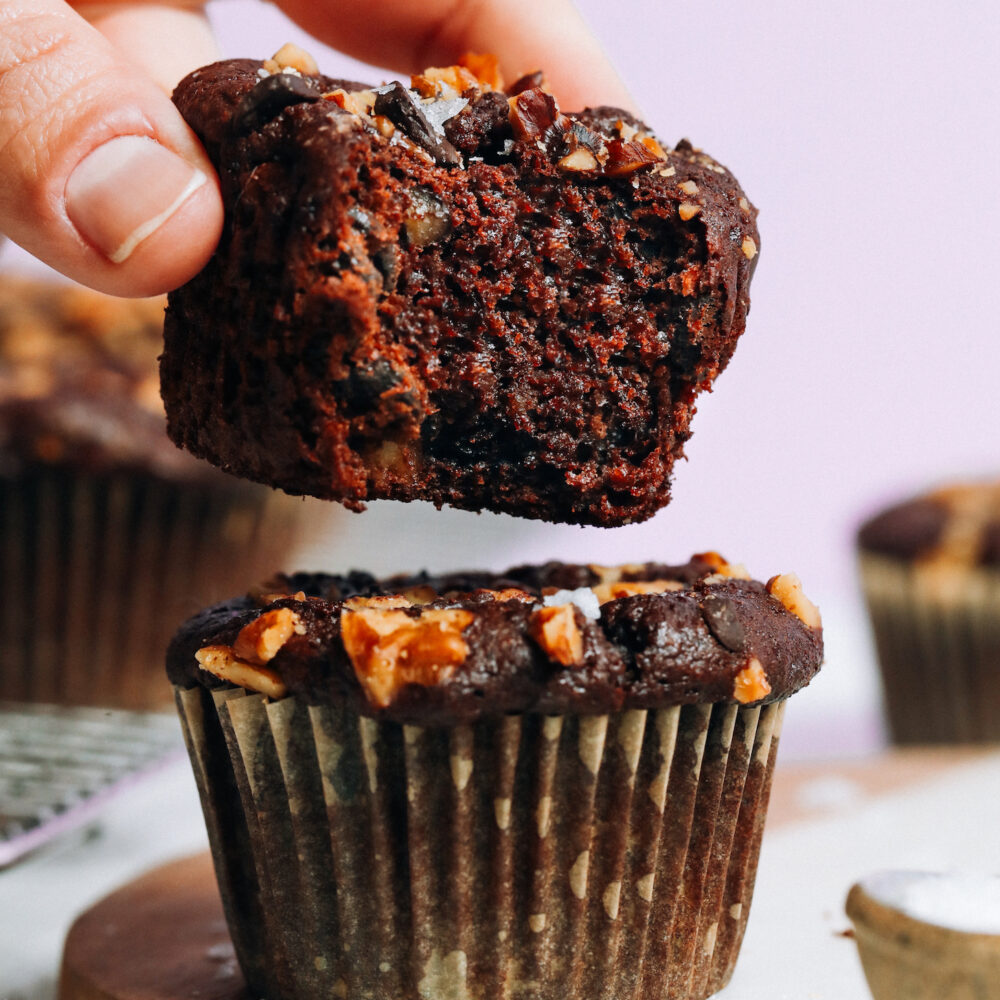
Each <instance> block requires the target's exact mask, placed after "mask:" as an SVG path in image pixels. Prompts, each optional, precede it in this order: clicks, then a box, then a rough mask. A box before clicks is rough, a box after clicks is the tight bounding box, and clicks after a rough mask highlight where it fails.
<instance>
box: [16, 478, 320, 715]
mask: <svg viewBox="0 0 1000 1000" xmlns="http://www.w3.org/2000/svg"><path fill="white" fill-rule="evenodd" d="M300 510H301V505H299V504H298V503H296V502H295V501H293V500H291V499H290V498H288V497H283V496H280V495H277V494H272V493H271V491H268V490H264V489H262V488H258V487H244V486H243V485H242V484H238V483H236V484H234V487H233V488H229V487H228V484H223V488H220V487H219V486H218V485H216V486H214V487H212V486H208V485H198V484H193V483H172V482H167V481H163V480H159V479H156V478H154V477H151V476H143V475H141V474H138V473H136V474H120V473H119V474H112V475H106V476H102V475H89V474H84V473H79V472H72V471H67V470H61V469H49V468H46V469H36V470H31V471H29V472H26V473H25V474H24V475H22V476H20V477H18V478H16V479H11V480H7V479H3V478H0V573H2V574H3V580H4V588H3V590H4V600H3V602H2V603H0V699H7V700H14V701H33V702H55V703H64V704H65V703H68V704H80V705H106V706H114V707H122V708H153V707H159V708H164V707H167V706H169V704H170V702H171V691H170V685H169V684H168V683H166V681H165V680H164V679H163V672H162V662H163V653H164V651H165V650H166V647H167V643H168V642H169V641H170V637H171V636H172V634H173V632H174V631H175V630H176V627H177V625H178V623H179V622H181V621H183V620H184V619H185V618H186V617H188V616H189V615H190V614H192V613H193V612H194V611H196V610H197V609H198V608H200V607H204V606H205V605H206V604H209V603H211V602H212V601H216V600H221V599H223V598H225V597H229V596H231V595H232V594H233V593H238V592H239V591H240V590H241V589H244V588H245V586H246V581H247V580H248V579H249V580H252V579H256V578H258V577H263V576H267V575H270V574H271V573H273V572H274V570H275V568H276V567H277V566H280V565H282V564H284V563H285V562H287V560H288V555H289V548H290V547H291V546H292V545H293V544H294V540H295V538H296V537H297V534H298V527H297V525H298V522H299V519H300V518H301V516H302V515H301V513H300Z"/></svg>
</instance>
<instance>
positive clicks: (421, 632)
mask: <svg viewBox="0 0 1000 1000" xmlns="http://www.w3.org/2000/svg"><path fill="white" fill-rule="evenodd" d="M380 600H383V601H384V600H390V601H391V600H394V598H388V599H385V598H383V599H379V598H373V599H371V601H370V602H369V604H368V605H367V606H365V605H364V603H363V602H362V601H360V600H359V601H355V602H354V604H353V607H347V606H345V608H344V611H343V613H342V614H341V617H340V635H341V639H342V640H343V643H344V649H345V651H346V652H347V655H348V657H349V659H350V661H351V665H352V666H353V667H354V673H355V675H356V676H357V678H358V683H359V684H360V685H361V687H362V688H363V690H364V692H365V695H366V696H367V698H368V700H369V701H370V702H371V703H372V704H373V705H375V706H376V707H377V708H385V707H386V706H388V705H390V704H392V702H393V700H394V699H395V697H396V695H397V694H398V693H399V691H400V689H401V688H402V687H404V686H405V685H407V684H420V685H423V686H424V687H431V686H433V685H435V684H439V683H441V681H443V680H446V679H447V678H448V677H449V676H451V674H452V673H453V671H454V669H455V667H457V666H459V665H461V664H462V663H464V662H465V658H466V657H467V656H468V655H469V647H468V645H467V644H466V642H465V640H464V639H463V638H462V632H463V631H464V630H465V629H466V628H467V627H468V625H469V624H470V623H471V622H472V621H473V619H474V618H475V615H473V613H472V612H471V611H465V610H463V609H460V608H436V609H433V610H430V611H424V612H422V614H421V615H420V617H418V618H411V617H410V616H409V615H408V614H407V613H406V612H405V611H404V610H402V608H399V607H396V608H392V607H386V606H385V604H378V603H374V602H378V601H380ZM395 600H399V598H395Z"/></svg>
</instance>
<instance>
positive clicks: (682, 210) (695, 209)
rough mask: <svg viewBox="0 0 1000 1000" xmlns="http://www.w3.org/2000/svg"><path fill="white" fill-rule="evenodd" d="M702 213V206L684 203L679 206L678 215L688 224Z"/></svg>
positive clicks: (691, 202)
mask: <svg viewBox="0 0 1000 1000" xmlns="http://www.w3.org/2000/svg"><path fill="white" fill-rule="evenodd" d="M700 212H701V205H696V204H695V203H694V202H693V201H682V202H681V203H680V205H678V206H677V214H678V215H679V216H680V217H681V218H682V219H683V220H684V221H685V222H688V221H689V220H690V219H693V218H694V217H695V216H696V215H698V214H699V213H700Z"/></svg>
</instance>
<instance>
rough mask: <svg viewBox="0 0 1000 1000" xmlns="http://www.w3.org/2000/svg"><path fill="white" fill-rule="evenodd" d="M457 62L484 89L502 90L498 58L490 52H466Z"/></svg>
mask: <svg viewBox="0 0 1000 1000" xmlns="http://www.w3.org/2000/svg"><path fill="white" fill-rule="evenodd" d="M458 64H459V65H460V66H462V67H464V68H465V69H467V70H468V71H469V72H470V73H471V74H472V75H473V76H474V77H475V78H476V79H477V80H478V81H479V85H480V86H481V87H482V88H483V89H484V90H503V76H502V75H501V73H500V60H499V59H497V57H496V56H495V55H493V54H492V53H490V52H466V53H465V54H464V55H463V56H462V57H461V59H459V60H458Z"/></svg>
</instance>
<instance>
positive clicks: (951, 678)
mask: <svg viewBox="0 0 1000 1000" xmlns="http://www.w3.org/2000/svg"><path fill="white" fill-rule="evenodd" d="M860 566H861V579H862V584H863V587H864V591H865V598H866V600H867V603H868V610H869V613H870V617H871V622H872V630H873V633H874V636H875V644H876V648H877V651H878V660H879V666H880V668H881V672H882V683H883V688H884V692H885V703H886V711H887V714H888V717H889V724H890V728H891V731H892V737H893V739H894V740H895V741H896V742H897V743H965V742H969V743H972V742H986V741H995V740H1000V572H997V571H990V570H985V569H978V570H976V569H973V570H969V571H968V572H966V573H963V574H962V575H961V576H957V575H955V576H941V575H935V574H933V573H931V572H929V571H928V568H923V569H921V568H919V567H918V568H917V569H916V570H915V569H913V568H912V567H911V566H909V565H907V564H901V563H899V562H898V561H895V560H889V559H884V558H879V557H877V556H863V557H862V559H861V563H860Z"/></svg>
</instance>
